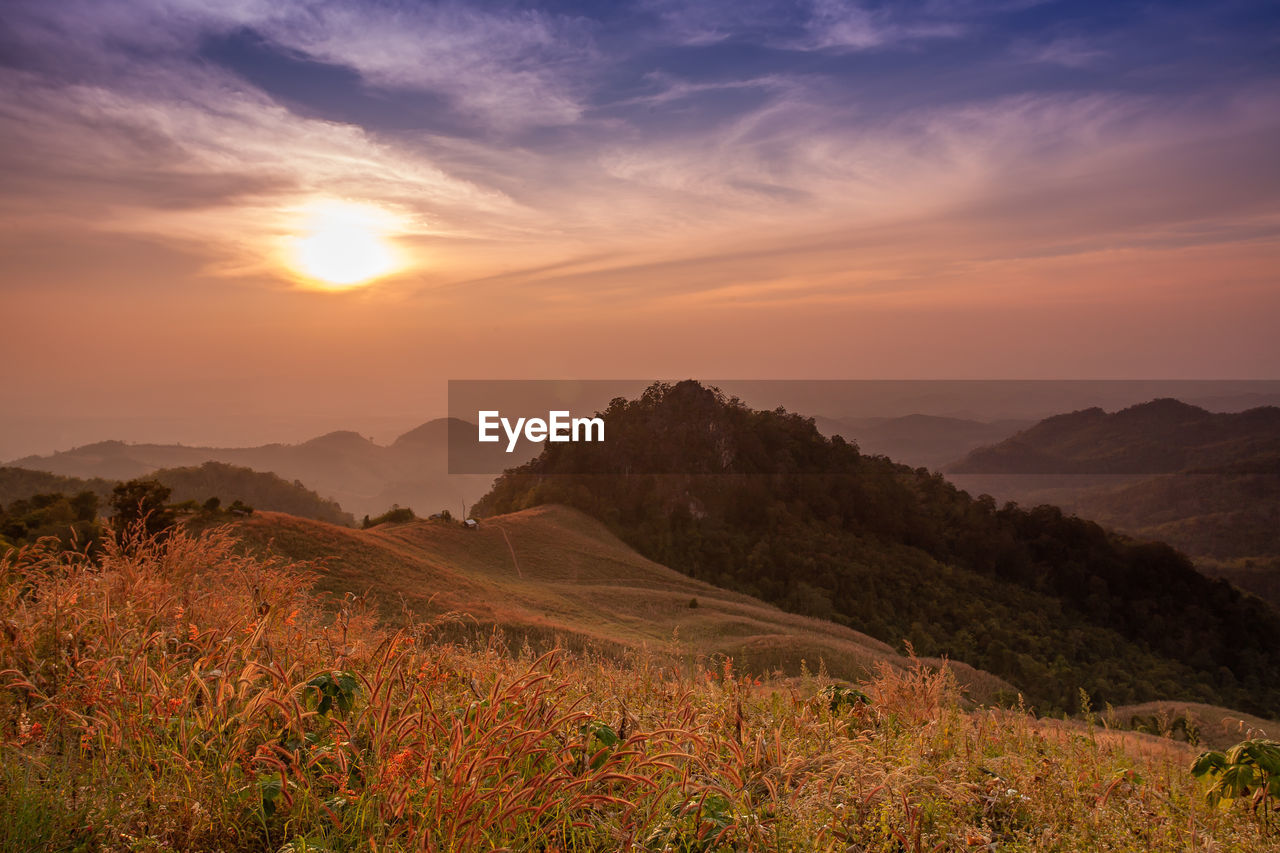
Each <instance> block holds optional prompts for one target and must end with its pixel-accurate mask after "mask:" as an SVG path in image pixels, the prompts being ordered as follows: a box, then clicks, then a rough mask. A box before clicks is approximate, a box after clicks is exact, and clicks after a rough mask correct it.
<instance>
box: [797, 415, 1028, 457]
mask: <svg viewBox="0 0 1280 853" xmlns="http://www.w3.org/2000/svg"><path fill="white" fill-rule="evenodd" d="M1031 423H1032V422H1031V421H1025V420H997V421H993V422H986V421H977V420H970V419H967V418H947V417H939V416H936V415H922V414H914V415H905V416H903V417H896V418H814V424H815V425H816V426H817V427H818V430H819V431H820V432H821V433H822V434H823V435H826V436H833V435H838V436H840V437H841V438H843V439H845V440H846V441H851V442H854V443H855V444H857V445H858V449H859V450H861V451H862V452H863V453H866V454H869V455H881V456H888V457H889V458H890V459H892V460H894V461H895V462H901V463H902V464H904V465H910V466H911V467H913V468H919V467H925V468H931V469H934V470H937V469H940V468H941V467H942V466H944V465H946V464H948V463H950V462H954V461H955V460H956V459H959V458H960V457H962V456H964V455H965V454H966V453H969V452H970V451H971V450H975V449H977V448H979V447H984V446H987V445H990V444H995V443H996V442H999V441H1002V440H1003V439H1006V438H1008V437H1009V436H1011V435H1013V434H1014V433H1016V432H1017V431H1018V430H1020V429H1023V428H1024V427H1027V426H1030V425H1031Z"/></svg>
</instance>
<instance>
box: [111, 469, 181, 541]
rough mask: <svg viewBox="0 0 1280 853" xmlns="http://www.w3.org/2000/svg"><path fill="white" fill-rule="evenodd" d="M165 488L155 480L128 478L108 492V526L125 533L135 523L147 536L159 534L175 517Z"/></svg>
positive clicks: (160, 535) (170, 525)
mask: <svg viewBox="0 0 1280 853" xmlns="http://www.w3.org/2000/svg"><path fill="white" fill-rule="evenodd" d="M169 495H170V490H169V487H168V486H166V485H164V484H163V483H160V482H157V481H156V480H130V481H129V482H127V483H121V484H120V485H118V486H116V487H115V489H114V490H112V492H111V509H112V510H113V511H114V513H115V514H114V515H113V516H112V517H111V526H112V527H113V528H114V529H115V531H116V533H117V534H118V535H120V536H127V535H128V534H129V533H130V532H132V531H133V530H135V529H136V528H137V526H138V525H139V524H141V525H142V530H143V531H144V532H145V533H146V535H147V536H155V537H163V536H164V535H165V532H166V531H168V530H169V528H171V527H173V525H174V523H175V518H174V514H173V510H171V509H170V508H169V506H168V503H167V502H168V500H169Z"/></svg>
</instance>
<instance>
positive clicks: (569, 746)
mask: <svg viewBox="0 0 1280 853" xmlns="http://www.w3.org/2000/svg"><path fill="white" fill-rule="evenodd" d="M551 512H552V514H553V516H554V511H551ZM264 523H265V524H270V525H272V526H274V527H276V528H280V529H287V528H288V525H287V524H282V523H280V522H279V520H273V519H266V520H264ZM509 523H510V526H511V531H514V533H515V536H514V537H513V542H514V543H516V544H517V547H519V543H520V542H522V541H524V542H525V544H526V547H527V546H528V545H529V544H530V543H531V542H532V536H529V537H525V538H523V539H522V535H521V531H520V527H521V525H522V524H524V525H529V526H530V527H537V526H538V524H539V521H538V517H537V516H536V515H531V516H528V517H526V518H524V519H509ZM560 523H561V525H562V526H563V527H564V528H566V529H570V528H572V527H573V526H574V524H575V523H576V521H575V519H574V517H572V516H570V517H568V518H567V519H564V520H563V521H562V522H560ZM334 530H335V531H337V530H338V529H337V528H334ZM579 533H580V534H581V535H582V536H583V539H582V540H581V543H580V545H581V547H582V548H585V549H587V550H588V552H589V551H590V549H591V548H596V547H605V546H606V545H608V543H607V540H606V541H605V543H604V544H595V545H592V544H590V543H592V542H596V541H597V537H595V536H594V535H592V532H591V530H590V528H581V529H580V530H579ZM343 535H348V534H345V533H344V534H343ZM452 535H453V534H452V532H450V533H448V534H446V536H445V538H444V539H443V540H442V539H438V538H437V535H436V533H435V532H430V533H428V532H424V531H422V530H415V529H413V528H405V529H401V530H398V531H397V530H383V531H375V532H374V533H373V534H369V535H367V536H366V537H353V538H352V540H351V541H352V542H354V543H357V545H349V547H352V548H355V549H356V551H358V552H359V551H361V547H365V546H367V541H368V542H376V543H379V544H378V549H380V548H388V549H392V550H394V549H396V548H399V549H403V550H405V552H406V553H411V552H415V549H418V548H419V547H420V546H415V545H413V544H412V543H413V541H414V540H416V539H425V540H430V541H436V542H437V546H438V545H439V542H440V541H451V540H449V537H452ZM484 535H485V534H484V533H480V534H477V537H476V539H475V540H474V541H475V542H477V543H481V544H485V543H488V544H490V545H492V542H489V540H487V539H485V538H484ZM509 535H510V531H509ZM366 540H367V541H366ZM362 542H364V543H365V546H360V547H357V546H358V545H359V543H362ZM439 547H445V546H439ZM465 547H467V548H472V547H476V546H473V545H467V546H465ZM504 547H505V545H504ZM610 547H613V548H615V549H616V545H615V546H610ZM378 549H374V552H373V553H375V554H376V553H381V552H380V551H379V550H378ZM241 551H242V547H241V545H240V544H239V543H238V542H237V541H236V540H235V539H234V538H232V537H231V536H230V535H228V533H227V532H225V531H209V532H206V533H204V534H202V535H199V536H193V535H191V534H188V533H181V532H180V533H177V534H175V535H174V536H172V537H171V538H170V539H169V540H168V542H167V543H165V544H158V543H155V542H135V543H133V545H132V547H130V548H128V549H126V550H123V551H122V550H109V551H108V553H107V554H106V555H105V556H103V557H102V559H101V560H100V561H98V562H96V563H90V562H89V561H86V560H84V559H82V558H78V557H76V556H75V555H73V554H66V553H57V552H51V551H50V552H43V551H41V550H40V549H38V548H29V549H26V550H24V551H21V552H14V553H11V554H9V555H8V556H6V557H5V558H4V559H3V562H0V612H3V613H4V614H6V615H5V617H4V621H3V631H2V632H0V810H3V819H0V850H4V851H23V853H29V852H30V851H155V853H178V851H184V853H185V852H186V851H190V852H191V853H213V851H223V852H224V853H226V852H228V851H231V852H234V851H245V853H250V851H252V853H258V852H259V851H261V853H303V851H325V852H326V853H337V851H357V850H358V851H409V850H422V851H457V853H470V851H517V850H519V851H544V852H545V853H550V851H622V850H625V851H637V853H638V851H655V853H657V852H658V851H671V853H694V851H697V853H710V852H711V851H841V853H847V851H879V853H902V851H911V853H917V852H918V851H957V850H972V851H1029V850H1036V851H1081V850H1109V851H1134V853H1138V851H1184V850H1200V851H1209V850H1213V851H1263V850H1273V849H1280V845H1278V844H1277V838H1276V837H1275V836H1274V835H1268V834H1267V831H1266V829H1265V828H1264V827H1263V825H1262V824H1261V822H1260V821H1259V816H1258V814H1257V813H1256V812H1253V811H1251V810H1250V809H1249V808H1248V804H1247V803H1246V802H1244V801H1242V800H1236V801H1234V802H1231V803H1228V804H1226V805H1225V806H1222V807H1218V808H1209V807H1207V806H1206V805H1205V801H1204V785H1203V783H1201V782H1198V781H1197V780H1196V779H1194V778H1193V777H1192V776H1191V774H1190V772H1189V767H1188V765H1189V763H1190V760H1191V757H1192V755H1193V750H1192V749H1191V748H1190V747H1189V746H1187V745H1186V744H1180V743H1176V742H1173V741H1169V740H1162V739H1159V738H1155V737H1151V736H1146V735H1137V734H1133V733H1116V732H1108V731H1105V730H1102V729H1101V728H1099V727H1098V726H1096V725H1095V726H1088V725H1082V724H1074V723H1066V722H1051V721H1045V720H1038V719H1036V718H1035V717H1033V716H1031V715H1029V714H1026V713H1021V712H1019V711H1015V710H999V709H985V708H978V709H967V705H966V704H965V703H964V702H962V701H961V698H960V694H959V691H958V688H957V685H956V681H955V678H954V676H953V674H952V673H951V671H950V670H949V669H947V668H946V667H936V666H931V665H929V664H927V663H925V662H922V661H909V662H907V665H906V666H900V665H893V664H891V663H889V662H888V659H886V661H885V662H882V663H881V664H879V665H877V666H876V667H875V672H874V673H873V674H872V676H871V677H870V678H868V679H867V680H865V681H863V682H861V683H860V684H859V690H860V693H851V692H842V690H841V688H840V686H839V685H837V684H835V683H833V682H832V680H831V679H830V678H828V677H827V676H824V675H821V674H813V673H811V674H808V675H802V676H797V677H789V678H777V679H775V678H770V677H767V676H766V677H765V678H763V679H760V678H757V677H756V676H753V675H749V674H744V673H742V672H741V671H740V670H739V669H737V668H736V666H735V665H734V664H733V663H731V662H729V661H722V662H721V663H720V664H719V666H718V667H717V668H715V669H703V670H697V671H690V670H689V669H688V668H687V667H686V666H685V665H683V664H680V663H675V664H673V663H672V662H671V660H670V659H669V658H666V657H664V656H663V655H655V654H651V653H646V652H644V651H632V652H630V653H625V654H624V655H623V656H622V657H621V658H618V657H616V656H613V655H599V654H595V653H591V652H589V651H586V652H574V651H568V650H552V651H550V652H547V653H544V654H537V653H535V652H532V651H529V650H527V649H524V650H521V649H513V648H511V647H508V646H506V645H503V644H502V643H501V642H500V641H499V639H498V638H497V637H496V636H491V638H490V641H489V642H487V643H480V644H473V643H468V644H461V643H457V642H449V641H445V640H442V639H441V637H440V636H439V633H438V630H437V629H438V625H437V624H435V623H410V624H406V625H404V626H402V627H395V626H388V625H386V624H385V623H383V622H381V621H380V620H379V619H378V618H377V617H376V614H375V613H374V612H372V610H371V609H370V608H368V607H365V606H364V605H363V604H362V602H360V601H359V600H357V599H355V598H352V597H345V598H344V599H343V600H342V601H341V602H340V603H339V605H338V606H337V608H336V609H335V608H334V607H333V606H332V603H331V602H329V601H326V600H325V599H324V597H321V596H317V595H316V594H315V593H314V592H313V589H312V583H313V581H315V580H316V579H317V578H318V577H323V575H320V574H317V572H316V570H315V567H314V566H312V565H308V564H301V563H294V562H286V561H281V560H266V559H262V558H259V557H254V556H251V555H248V556H247V555H244V554H242V553H240V552H241ZM370 559H373V557H372V556H371V557H370ZM379 559H385V555H384V556H383V557H380V558H379ZM424 559H425V558H424ZM529 562H530V565H529V566H528V567H527V568H525V567H522V569H521V571H522V572H525V571H527V572H531V573H532V572H545V573H554V572H556V571H561V572H563V580H562V581H561V583H563V584H564V585H566V586H569V585H572V584H573V583H574V582H575V579H578V580H579V581H580V582H581V583H582V584H583V585H585V586H587V587H590V586H592V585H593V582H594V583H595V584H599V583H600V581H601V580H602V578H601V576H599V575H596V576H594V577H587V576H586V575H583V574H578V570H577V569H574V568H572V567H566V568H563V569H555V568H554V567H552V566H550V565H544V566H541V567H539V566H537V565H536V564H537V562H538V561H537V560H536V559H531V560H530V561H529ZM487 565H488V569H485V568H484V567H482V566H477V567H476V568H475V569H474V573H475V574H474V577H472V578H471V581H472V582H473V583H475V584H476V585H477V587H480V586H482V585H483V584H484V583H486V582H492V579H490V580H489V581H486V579H485V576H484V572H485V571H492V572H494V573H495V574H496V573H498V569H497V568H496V564H492V563H491V564H487ZM638 568H639V569H640V570H644V571H654V569H653V568H652V567H644V566H640V567H638ZM513 571H514V569H513ZM468 574H470V573H468ZM516 578H517V580H518V581H519V580H520V576H519V574H518V573H517V574H516ZM439 579H440V580H444V579H447V577H446V576H440V578H439ZM328 582H330V583H331V582H332V578H329V581H328ZM530 582H531V580H530V577H529V576H526V577H525V578H524V579H523V581H522V582H521V583H514V584H511V585H510V586H509V587H503V586H501V585H497V586H494V587H492V588H493V589H503V588H510V589H513V590H514V589H520V588H522V587H521V584H522V583H523V584H528V583H530ZM669 582H670V583H671V584H672V585H673V588H672V590H671V594H675V592H677V591H679V593H680V594H681V595H683V594H684V593H685V592H693V591H697V588H691V587H679V586H678V585H676V584H677V580H676V579H669ZM402 583H403V584H405V585H409V584H410V580H409V579H407V578H406V579H404V580H402ZM421 592H422V594H423V595H424V596H425V595H427V594H428V592H429V590H426V589H424V590H422V591H421ZM526 595H528V596H533V593H531V592H529V593H526ZM566 597H568V596H567V594H566ZM532 600H536V599H532ZM749 604H750V602H741V601H736V600H734V599H732V598H726V599H723V604H722V605H720V606H721V607H722V608H723V613H724V614H725V615H723V616H720V617H718V618H723V619H726V620H730V621H733V620H747V621H751V620H760V621H761V623H762V624H766V625H769V624H772V625H783V624H785V620H784V621H782V622H778V621H777V620H778V619H784V618H783V617H774V621H772V622H771V621H770V618H769V617H767V616H765V615H761V614H759V613H755V612H754V611H751V610H750V609H749V607H748V605H749ZM523 606H527V603H526V604H525V605H523ZM566 606H567V605H566ZM737 607H741V608H744V609H743V610H736V609H735V608H737ZM698 609H702V608H701V607H700V608H698ZM744 614H746V615H744ZM601 630H605V629H604V628H601ZM850 642H851V643H852V642H853V641H850ZM873 652H874V648H870V649H869V651H868V654H872V653H873Z"/></svg>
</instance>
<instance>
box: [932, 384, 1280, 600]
mask: <svg viewBox="0 0 1280 853" xmlns="http://www.w3.org/2000/svg"><path fill="white" fill-rule="evenodd" d="M947 470H948V472H949V473H948V476H949V477H950V478H951V479H952V480H953V481H954V482H955V483H956V484H957V485H959V486H961V487H962V488H965V489H967V490H969V491H970V492H988V493H990V494H993V495H996V496H997V497H998V498H999V499H1000V500H1015V501H1019V502H1022V503H1027V502H1036V503H1039V502H1046V503H1053V504H1055V505H1058V506H1061V507H1062V508H1063V509H1064V510H1067V511H1069V512H1074V513H1076V514H1078V515H1081V516H1084V517H1086V518H1091V519H1095V520H1096V521H1098V522H1100V523H1102V524H1105V525H1107V526H1108V527H1113V528H1115V529H1117V530H1121V531H1124V532H1125V533H1129V534H1131V535H1133V536H1135V537H1139V538H1143V539H1152V540H1158V541H1162V542H1168V543H1169V544H1170V545H1173V546H1174V547H1176V548H1178V549H1179V550H1181V551H1183V552H1184V553H1186V554H1188V555H1189V556H1191V557H1192V558H1193V559H1194V560H1195V562H1196V565H1197V566H1198V567H1200V568H1201V569H1202V570H1203V571H1205V572H1207V573H1212V574H1214V575H1216V576H1220V577H1224V578H1228V579H1230V580H1231V581H1232V582H1233V583H1235V584H1236V585H1238V586H1239V587H1241V588H1242V589H1247V590H1249V591H1250V592H1253V593H1255V594H1257V595H1260V596H1262V597H1263V598H1266V599H1267V600H1268V601H1270V602H1271V603H1272V604H1274V605H1276V606H1277V607H1280V408H1276V407H1260V408H1255V409H1250V410H1248V411H1244V412H1239V413H1235V414H1217V413H1212V412H1207V411H1205V410H1204V409H1200V408H1197V407H1195V406H1190V405H1187V404H1185V403H1180V402H1178V401H1176V400H1154V401H1152V402H1150V403H1145V404H1143V405H1140V406H1133V407H1131V408H1129V409H1124V410H1122V411H1119V412H1115V413H1114V414H1107V413H1105V412H1103V411H1102V410H1101V409H1089V410H1085V411H1080V412H1074V413H1072V414H1068V415H1060V416H1057V417H1053V418H1049V419H1047V420H1045V421H1042V422H1041V423H1039V424H1037V425H1036V426H1034V427H1032V428H1031V429H1028V430H1025V431H1023V432H1021V433H1019V434H1017V435H1015V436H1014V437H1012V438H1010V439H1008V440H1007V441H1004V442H1001V443H1000V444H997V445H995V446H992V447H988V448H983V449H980V450H977V451H974V452H972V453H970V454H969V455H968V456H967V457H965V458H964V459H963V460H961V461H960V462H957V463H956V464H954V465H952V466H949V467H948V469H947Z"/></svg>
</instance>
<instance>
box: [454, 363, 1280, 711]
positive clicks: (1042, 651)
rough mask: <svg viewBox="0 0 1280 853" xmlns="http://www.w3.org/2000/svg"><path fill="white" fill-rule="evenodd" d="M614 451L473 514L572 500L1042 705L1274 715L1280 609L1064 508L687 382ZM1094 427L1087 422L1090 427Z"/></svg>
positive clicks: (543, 468) (615, 418)
mask: <svg viewBox="0 0 1280 853" xmlns="http://www.w3.org/2000/svg"><path fill="white" fill-rule="evenodd" d="M603 417H604V418H605V423H606V434H607V435H608V436H609V441H608V442H607V443H603V444H576V445H575V444H560V445H549V446H547V447H546V448H544V449H543V451H542V453H541V454H540V455H539V456H538V457H537V458H536V459H534V460H533V461H531V462H529V463H527V464H526V465H523V466H521V467H519V468H516V469H513V470H511V471H508V472H507V473H505V474H504V475H503V476H502V477H500V478H499V480H498V481H497V483H496V484H495V486H494V489H493V491H492V492H491V493H490V494H488V495H486V496H485V498H484V499H483V500H482V501H480V503H479V504H477V507H476V511H477V512H478V513H486V514H498V513H507V512H512V511H517V510H521V509H525V508H529V507H534V506H538V505H541V504H546V503H564V504H568V505H571V506H574V507H576V508H578V509H580V510H582V511H584V512H587V513H589V514H592V515H594V516H595V517H596V518H598V519H600V520H601V521H602V522H604V523H605V524H606V525H607V526H608V527H609V528H610V529H611V530H612V531H613V532H614V533H616V534H617V535H618V536H619V537H620V538H621V539H622V540H623V541H624V542H626V543H627V544H629V545H631V546H632V547H634V548H635V549H636V550H637V551H639V552H640V553H641V554H643V555H645V556H646V557H648V558H649V559H652V560H655V561H657V562H660V563H663V564H665V565H668V566H670V567H672V568H674V569H678V570H679V571H682V572H684V573H686V574H689V575H691V576H694V577H697V578H699V579H702V580H706V581H708V582H712V583H714V584H716V585H718V586H722V587H726V588H731V589H735V590H737V591H739V592H743V593H747V594H750V595H753V596H756V597H759V598H761V599H763V600H765V601H768V602H771V603H774V604H778V605H779V606H782V607H784V608H785V609H788V610H791V611H794V612H800V613H805V614H807V615H812V616H818V617H821V618H827V619H830V620H832V621H834V622H836V623H838V624H843V625H845V626H847V627H849V628H853V629H855V630H859V631H863V632H865V633H868V634H870V635H871V636H873V637H876V638H877V639H880V640H882V641H885V642H889V643H895V644H896V643H898V642H900V641H902V640H903V639H904V638H905V639H907V640H909V641H910V642H911V643H912V644H913V645H914V646H915V648H916V649H917V651H920V652H921V653H925V654H946V655H948V656H950V657H951V658H953V659H957V660H962V661H965V662H967V663H969V664H971V665H973V666H976V667H979V668H982V669H985V670H987V671H989V672H992V673H994V674H996V675H999V676H1001V677H1003V678H1006V679H1007V680H1008V681H1010V682H1012V683H1013V684H1014V685H1016V686H1017V687H1018V688H1019V689H1020V690H1022V691H1024V692H1025V693H1026V694H1027V695H1028V696H1029V697H1031V698H1032V700H1033V701H1035V702H1037V703H1039V704H1040V705H1041V706H1042V707H1048V708H1058V709H1073V708H1075V707H1077V705H1078V702H1079V695H1080V691H1081V690H1084V691H1086V692H1087V693H1088V694H1089V695H1090V697H1091V700H1092V701H1093V702H1094V703H1095V706H1098V707H1100V706H1101V705H1102V704H1103V703H1105V702H1110V703H1112V704H1114V705H1122V704H1126V703H1132V702H1138V701H1147V700H1152V699H1184V700H1188V701H1206V702H1210V703H1212V704H1218V705H1227V706H1232V707H1239V708H1241V709H1242V710H1245V711H1249V712H1253V713H1262V714H1264V715H1270V714H1274V713H1276V711H1277V709H1280V656H1278V655H1277V654H1276V653H1275V647H1274V638H1275V637H1276V636H1280V614H1277V612H1276V611H1275V610H1273V609H1272V608H1270V607H1268V606H1267V605H1265V604H1264V603H1262V602H1261V601H1258V600H1257V599H1253V598H1250V597H1247V596H1243V595H1242V594H1241V593H1240V592H1239V591H1238V590H1236V589H1234V588H1233V587H1231V586H1230V584H1228V583H1226V582H1223V581H1220V580H1211V579H1209V578H1206V577H1205V576H1203V575H1201V574H1200V573H1199V572H1197V571H1196V570H1195V569H1194V567H1193V566H1192V565H1191V563H1190V562H1189V561H1188V560H1187V558H1186V557H1184V556H1183V555H1181V554H1179V553H1178V552H1176V551H1174V550H1173V549H1172V548H1169V547H1167V546H1164V545H1160V544H1149V543H1137V542H1133V541H1131V540H1127V539H1125V538H1124V537H1121V536H1118V535H1116V534H1113V533H1110V532H1108V531H1106V530H1104V529H1103V528H1102V527H1100V526H1098V525H1097V524H1094V523H1091V522H1088V521H1084V520H1081V519H1078V518H1072V517H1069V516H1066V515H1064V514H1063V513H1062V512H1061V511H1060V510H1058V509H1057V508H1054V507H1038V508H1036V509H1034V510H1023V509H1019V508H1017V507H1012V506H1011V507H1005V508H1002V509H1000V508H997V506H996V505H995V502H994V501H991V500H989V499H988V500H976V499H973V498H971V497H970V496H969V495H968V494H966V493H964V492H962V491H960V490H958V489H957V488H955V487H954V486H953V485H951V484H950V483H948V482H947V481H946V480H944V479H943V478H942V477H941V475H937V474H930V473H928V472H925V471H919V470H915V469H912V468H908V467H907V466H903V465H898V464H895V463H893V462H892V461H890V460H888V459H886V458H883V457H870V456H866V455H863V454H861V453H859V452H858V450H857V449H856V448H854V447H853V446H851V445H849V444H848V443H847V442H845V441H844V440H843V439H841V438H839V437H836V438H831V439H828V438H825V437H824V436H822V435H821V434H820V433H819V432H818V430H817V428H816V427H815V425H814V423H813V421H812V420H810V419H807V418H804V417H801V416H799V415H795V414H789V413H787V412H785V411H783V410H775V411H755V410H752V409H749V408H747V407H746V406H744V405H743V404H741V403H740V402H738V401H736V400H728V399H726V398H725V397H724V396H723V395H721V394H719V393H718V392H716V391H715V390H713V389H707V388H703V387H702V386H701V385H699V384H698V383H696V382H692V381H689V382H681V383H678V384H676V385H666V384H657V385H654V386H652V387H651V388H649V389H648V390H647V391H646V392H645V393H644V394H643V395H642V396H641V397H640V398H639V399H637V400H632V401H626V400H621V399H619V400H617V401H615V402H614V403H613V404H611V405H610V407H609V408H608V409H607V410H606V411H605V412H604V413H603ZM1086 417H1090V418H1091V417H1093V416H1091V415H1087V416H1086Z"/></svg>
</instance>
